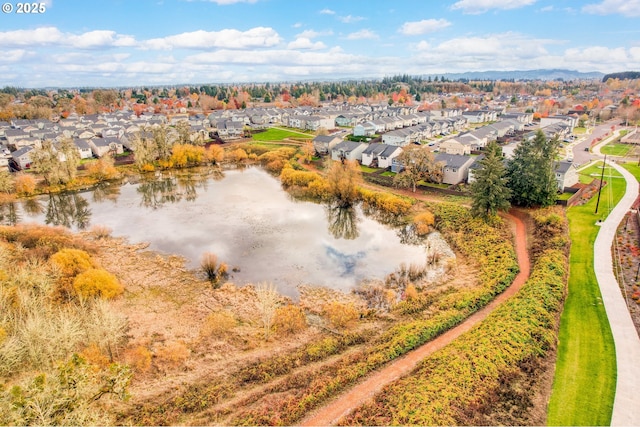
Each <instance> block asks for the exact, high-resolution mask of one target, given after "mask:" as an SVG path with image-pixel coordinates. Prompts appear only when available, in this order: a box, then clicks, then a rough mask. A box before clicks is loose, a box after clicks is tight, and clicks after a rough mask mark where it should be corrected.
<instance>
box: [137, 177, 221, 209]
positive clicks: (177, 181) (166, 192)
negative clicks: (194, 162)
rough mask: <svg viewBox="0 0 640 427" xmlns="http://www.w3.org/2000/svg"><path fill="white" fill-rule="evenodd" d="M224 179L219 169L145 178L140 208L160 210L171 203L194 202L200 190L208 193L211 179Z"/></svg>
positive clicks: (141, 187)
mask: <svg viewBox="0 0 640 427" xmlns="http://www.w3.org/2000/svg"><path fill="white" fill-rule="evenodd" d="M223 177H224V175H223V174H222V172H221V171H220V170H219V169H213V170H210V171H199V172H193V171H192V172H184V171H179V172H173V173H164V174H158V175H154V176H150V177H149V176H147V177H143V178H142V179H141V181H140V183H139V186H138V190H137V191H138V193H140V195H141V199H140V206H144V207H147V208H152V209H158V208H160V207H162V206H163V205H165V204H167V203H169V204H171V203H179V202H180V201H182V200H183V199H184V200H186V201H187V202H193V201H195V200H196V199H197V197H198V190H202V191H206V190H207V182H208V181H209V179H210V178H212V179H214V180H220V179H222V178H223Z"/></svg>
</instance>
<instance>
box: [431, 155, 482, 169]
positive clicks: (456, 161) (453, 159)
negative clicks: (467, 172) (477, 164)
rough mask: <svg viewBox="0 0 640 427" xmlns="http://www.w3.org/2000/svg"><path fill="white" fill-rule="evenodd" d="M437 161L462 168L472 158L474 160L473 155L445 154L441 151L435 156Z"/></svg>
mask: <svg viewBox="0 0 640 427" xmlns="http://www.w3.org/2000/svg"><path fill="white" fill-rule="evenodd" d="M435 160H436V162H444V163H446V165H447V166H449V167H452V168H460V167H462V166H464V165H465V164H467V163H468V162H469V161H470V160H473V157H471V156H461V155H459V154H444V153H440V154H438V155H437V156H436V158H435Z"/></svg>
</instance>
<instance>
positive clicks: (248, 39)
mask: <svg viewBox="0 0 640 427" xmlns="http://www.w3.org/2000/svg"><path fill="white" fill-rule="evenodd" d="M281 41H282V39H281V38H280V36H279V35H278V33H277V32H276V31H275V30H274V29H273V28H268V27H255V28H252V29H250V30H247V31H238V30H235V29H225V30H220V31H203V30H198V31H193V32H189V33H181V34H176V35H173V36H167V37H163V38H157V39H150V40H147V41H145V42H144V43H143V46H144V47H145V48H147V49H174V48H186V49H211V48H228V49H246V48H254V47H273V46H275V45H277V44H279V43H280V42H281Z"/></svg>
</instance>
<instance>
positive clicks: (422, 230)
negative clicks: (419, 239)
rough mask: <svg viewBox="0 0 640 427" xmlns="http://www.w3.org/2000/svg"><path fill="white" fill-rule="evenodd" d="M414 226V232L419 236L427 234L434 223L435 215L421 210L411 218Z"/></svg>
mask: <svg viewBox="0 0 640 427" xmlns="http://www.w3.org/2000/svg"><path fill="white" fill-rule="evenodd" d="M413 223H414V224H415V227H416V233H417V234H418V235H419V236H424V235H427V234H429V233H430V232H431V228H432V227H433V225H434V224H435V217H434V216H433V214H432V213H431V212H429V211H425V212H422V213H420V214H418V215H416V217H415V218H414V219H413Z"/></svg>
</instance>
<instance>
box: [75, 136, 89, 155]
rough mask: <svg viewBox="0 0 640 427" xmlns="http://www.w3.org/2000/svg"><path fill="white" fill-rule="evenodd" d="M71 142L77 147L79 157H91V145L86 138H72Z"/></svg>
mask: <svg viewBox="0 0 640 427" xmlns="http://www.w3.org/2000/svg"><path fill="white" fill-rule="evenodd" d="M73 143H74V144H75V146H76V148H77V149H78V153H80V158H81V159H90V158H91V157H93V151H92V150H91V145H90V144H89V141H88V140H86V139H74V140H73Z"/></svg>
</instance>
